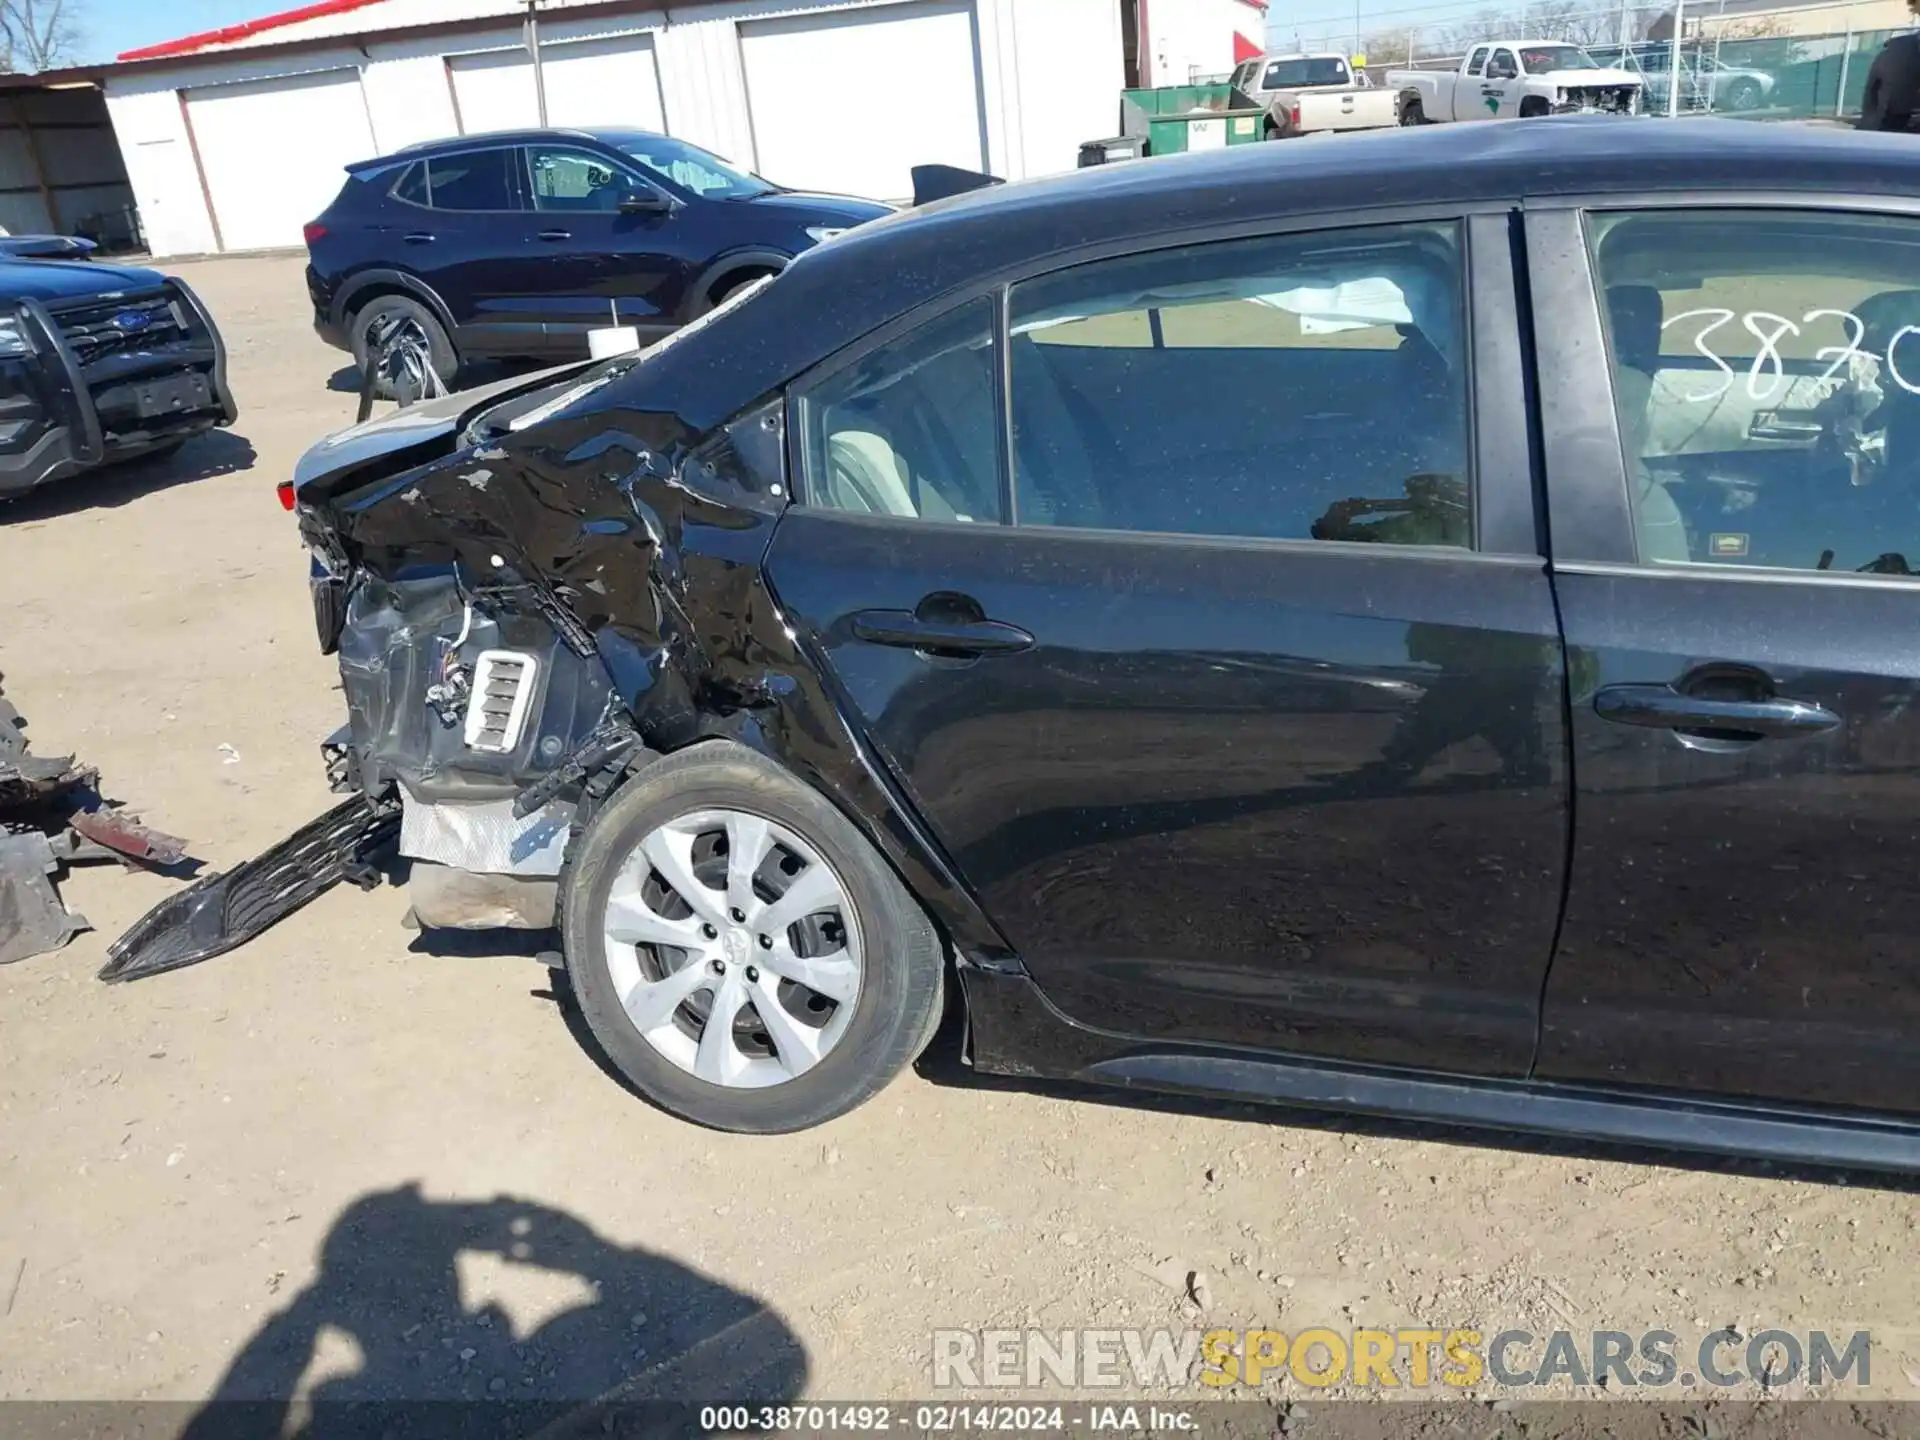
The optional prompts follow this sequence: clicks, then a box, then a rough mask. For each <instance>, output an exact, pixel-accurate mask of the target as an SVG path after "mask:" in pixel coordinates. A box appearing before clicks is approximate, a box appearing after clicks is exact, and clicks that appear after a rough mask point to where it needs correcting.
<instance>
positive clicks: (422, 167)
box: [382, 145, 545, 355]
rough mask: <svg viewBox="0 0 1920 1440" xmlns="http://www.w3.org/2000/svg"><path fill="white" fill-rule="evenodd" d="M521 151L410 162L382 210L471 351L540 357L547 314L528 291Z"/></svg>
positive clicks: (409, 263) (400, 247)
mask: <svg viewBox="0 0 1920 1440" xmlns="http://www.w3.org/2000/svg"><path fill="white" fill-rule="evenodd" d="M518 156H519V152H518V151H517V150H515V149H514V148H513V147H511V146H506V145H496V146H487V147H481V148H476V149H472V150H456V151H453V152H451V153H449V154H445V155H435V156H433V157H432V158H431V159H428V160H422V161H419V162H417V163H416V164H414V165H411V166H409V167H408V168H407V169H406V171H405V172H404V173H403V174H402V175H401V177H400V179H399V181H398V182H397V183H396V184H395V186H394V190H393V199H394V200H395V201H396V202H397V203H396V204H395V205H393V206H392V207H390V208H389V209H388V210H387V211H386V213H385V214H384V215H383V216H382V221H383V228H386V229H387V231H388V234H387V237H386V238H387V243H388V244H390V245H391V246H392V250H393V254H394V255H396V256H397V257H398V263H399V264H401V265H402V266H404V267H405V268H406V269H408V270H410V271H412V272H413V273H414V274H416V275H418V276H419V277H420V278H421V279H422V280H423V281H425V282H426V284H427V285H428V286H429V287H430V288H431V289H432V290H433V292H434V293H435V294H436V295H438V296H440V297H441V299H442V300H443V301H445V303H446V306H447V309H448V311H449V312H450V313H451V314H452V316H453V322H454V324H455V326H457V327H458V330H459V333H458V334H457V335H456V336H455V337H454V338H455V341H456V343H457V344H458V345H459V348H460V350H461V353H462V354H465V355H539V354H541V353H542V352H543V350H544V347H545V330H544V327H543V326H542V324H541V320H540V316H539V314H538V312H537V311H536V310H534V309H533V308H532V307H531V306H530V305H529V304H528V302H527V297H526V295H525V294H524V293H523V291H522V289H521V283H522V282H521V279H520V269H521V267H520V266H519V265H518V264H517V263H516V262H517V260H518V255H519V250H520V244H521V236H522V234H523V233H524V229H525V221H526V218H527V217H526V214H525V203H524V196H523V194H522V187H521V184H520V178H519V174H518V170H519V164H518Z"/></svg>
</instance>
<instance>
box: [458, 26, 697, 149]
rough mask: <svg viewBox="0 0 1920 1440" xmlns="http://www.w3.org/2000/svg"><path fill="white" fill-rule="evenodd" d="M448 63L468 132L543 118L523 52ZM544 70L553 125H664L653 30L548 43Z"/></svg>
mask: <svg viewBox="0 0 1920 1440" xmlns="http://www.w3.org/2000/svg"><path fill="white" fill-rule="evenodd" d="M447 63H448V65H449V66H450V67H451V69H452V71H453V93H454V95H455V97H456V98H457V99H458V100H459V102H460V128H461V129H462V130H463V131H465V132H466V133H467V134H469V135H473V134H477V133H479V132H480V131H483V130H512V129H523V128H529V127H532V126H536V125H538V124H539V123H540V100H539V95H538V93H537V92H536V91H535V89H534V84H533V63H532V61H531V60H529V59H528V57H527V52H526V51H525V50H496V51H492V52H490V53H487V54H481V55H454V56H451V57H449V59H448V61H447ZM540 71H541V75H542V76H543V78H544V79H545V81H546V87H547V123H548V124H549V125H571V126H576V127H586V126H590V125H631V126H636V127H638V128H639V129H642V130H660V129H663V128H665V121H664V120H663V118H662V115H663V111H662V107H661V104H660V75H659V71H658V70H657V69H656V68H655V66H654V60H653V40H652V37H650V36H647V35H614V36H609V37H607V38H605V39H600V40H568V41H561V42H558V43H550V44H544V45H542V46H541V47H540Z"/></svg>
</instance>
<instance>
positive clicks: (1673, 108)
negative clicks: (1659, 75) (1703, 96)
mask: <svg viewBox="0 0 1920 1440" xmlns="http://www.w3.org/2000/svg"><path fill="white" fill-rule="evenodd" d="M1686 25H1687V0H1673V46H1672V49H1671V51H1670V52H1669V53H1670V56H1671V58H1670V59H1669V60H1668V62H1667V67H1668V68H1667V114H1668V115H1669V116H1674V115H1678V114H1679V113H1680V34H1681V32H1682V31H1683V30H1685V29H1686Z"/></svg>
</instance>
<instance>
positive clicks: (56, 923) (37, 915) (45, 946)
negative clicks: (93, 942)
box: [0, 830, 93, 965]
mask: <svg viewBox="0 0 1920 1440" xmlns="http://www.w3.org/2000/svg"><path fill="white" fill-rule="evenodd" d="M59 869H60V857H59V856H58V855H56V854H54V850H53V846H52V845H51V844H50V843H48V840H47V837H46V836H45V835H42V834H41V833H40V832H39V831H38V830H28V831H25V832H23V833H19V834H0V965H11V964H13V963H14V962H15V961H17V960H26V959H28V958H30V957H32V956H34V955H44V954H46V953H47V952H48V951H50V950H58V949H59V948H60V947H61V946H63V945H65V944H66V943H67V942H68V941H69V940H71V939H72V938H73V937H74V936H76V935H78V934H79V933H80V932H81V931H83V930H90V929H92V928H93V927H92V926H90V925H89V924H87V921H86V917H85V916H83V915H75V914H73V913H72V912H71V911H69V910H68V909H67V907H66V906H65V905H62V904H61V903H60V896H59V894H58V893H57V892H56V891H55V890H54V888H53V877H54V875H55V874H56V873H58V871H59Z"/></svg>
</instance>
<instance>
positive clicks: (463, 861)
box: [400, 790, 574, 876]
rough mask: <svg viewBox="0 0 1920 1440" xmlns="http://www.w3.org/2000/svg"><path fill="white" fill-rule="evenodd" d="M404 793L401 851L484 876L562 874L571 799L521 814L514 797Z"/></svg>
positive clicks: (569, 823)
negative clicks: (431, 796)
mask: <svg viewBox="0 0 1920 1440" xmlns="http://www.w3.org/2000/svg"><path fill="white" fill-rule="evenodd" d="M402 793H403V794H404V796H405V800H404V806H405V809H404V814H403V816H402V819H401V821H400V853H401V854H402V855H405V856H407V857H408V858H409V859H413V860H428V861H432V862H433V863H434V864H436V865H448V866H452V867H453V868H455V869H458V870H471V871H473V872H475V873H477V874H481V875H546V876H552V875H558V874H559V873H560V862H561V860H563V859H564V858H565V857H566V852H567V831H568V828H569V827H570V826H571V825H572V824H573V811H574V807H573V804H572V802H571V801H566V800H555V801H552V802H551V803H549V804H548V805H547V806H546V807H545V808H544V809H542V810H539V811H537V812H535V813H534V814H532V815H528V816H526V817H525V818H524V819H521V818H517V817H516V816H515V815H514V813H513V808H514V802H513V797H512V796H508V797H506V798H505V799H502V800H477V801H458V800H440V801H427V800H422V799H420V798H419V797H417V796H415V795H414V794H412V793H411V792H410V791H404V790H403V792H402Z"/></svg>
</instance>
